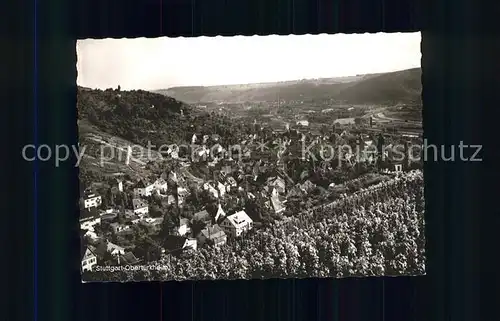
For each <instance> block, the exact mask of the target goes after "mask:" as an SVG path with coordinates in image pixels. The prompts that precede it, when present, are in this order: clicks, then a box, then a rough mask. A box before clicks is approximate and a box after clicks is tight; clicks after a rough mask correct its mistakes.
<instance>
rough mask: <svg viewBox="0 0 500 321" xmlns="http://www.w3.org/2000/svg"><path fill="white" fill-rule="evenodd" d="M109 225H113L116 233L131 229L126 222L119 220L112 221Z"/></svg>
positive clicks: (112, 227)
mask: <svg viewBox="0 0 500 321" xmlns="http://www.w3.org/2000/svg"><path fill="white" fill-rule="evenodd" d="M109 226H110V227H111V229H112V230H113V232H115V233H121V232H125V231H128V230H130V226H128V225H125V224H120V223H117V222H115V223H111V224H109Z"/></svg>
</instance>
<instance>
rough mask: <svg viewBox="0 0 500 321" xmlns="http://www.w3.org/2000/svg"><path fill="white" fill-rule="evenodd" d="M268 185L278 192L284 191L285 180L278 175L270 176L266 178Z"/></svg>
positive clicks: (282, 192)
mask: <svg viewBox="0 0 500 321" xmlns="http://www.w3.org/2000/svg"><path fill="white" fill-rule="evenodd" d="M268 185H269V186H272V187H274V188H275V189H276V191H277V192H278V193H279V194H285V193H286V183H285V180H284V179H283V178H281V177H279V176H278V177H276V178H270V179H269V180H268Z"/></svg>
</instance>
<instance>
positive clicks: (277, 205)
mask: <svg viewBox="0 0 500 321" xmlns="http://www.w3.org/2000/svg"><path fill="white" fill-rule="evenodd" d="M270 201H271V206H272V208H273V210H274V212H275V213H276V214H279V213H281V212H284V211H285V209H286V207H285V206H284V205H283V202H282V201H281V200H280V199H279V197H278V196H271V200H270Z"/></svg>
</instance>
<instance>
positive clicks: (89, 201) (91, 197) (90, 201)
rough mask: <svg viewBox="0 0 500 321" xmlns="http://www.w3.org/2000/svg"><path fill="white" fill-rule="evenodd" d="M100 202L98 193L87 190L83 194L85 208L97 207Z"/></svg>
mask: <svg viewBox="0 0 500 321" xmlns="http://www.w3.org/2000/svg"><path fill="white" fill-rule="evenodd" d="M101 203H102V198H101V196H100V195H97V194H96V193H94V192H92V191H90V190H87V191H85V193H84V195H83V206H84V207H85V209H87V210H90V209H91V208H93V207H96V208H97V207H99V206H100V205H101Z"/></svg>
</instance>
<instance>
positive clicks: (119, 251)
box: [106, 241, 125, 255]
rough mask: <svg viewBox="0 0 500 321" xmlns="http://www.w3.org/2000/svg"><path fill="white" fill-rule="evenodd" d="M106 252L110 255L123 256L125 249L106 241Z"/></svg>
mask: <svg viewBox="0 0 500 321" xmlns="http://www.w3.org/2000/svg"><path fill="white" fill-rule="evenodd" d="M106 251H108V252H109V253H110V254H111V255H124V254H125V249H124V248H123V247H121V246H118V245H116V244H114V243H111V242H109V241H108V243H107V245H106Z"/></svg>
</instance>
